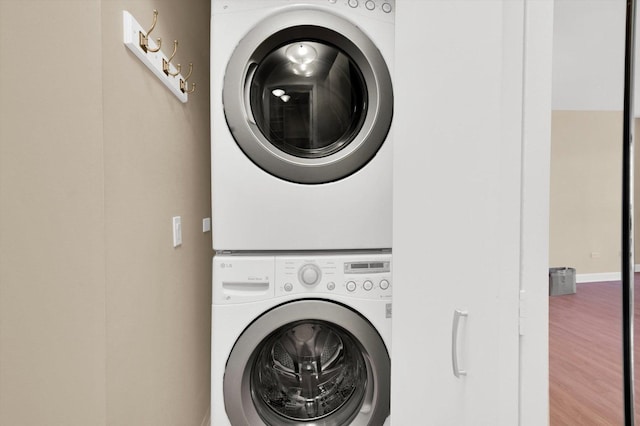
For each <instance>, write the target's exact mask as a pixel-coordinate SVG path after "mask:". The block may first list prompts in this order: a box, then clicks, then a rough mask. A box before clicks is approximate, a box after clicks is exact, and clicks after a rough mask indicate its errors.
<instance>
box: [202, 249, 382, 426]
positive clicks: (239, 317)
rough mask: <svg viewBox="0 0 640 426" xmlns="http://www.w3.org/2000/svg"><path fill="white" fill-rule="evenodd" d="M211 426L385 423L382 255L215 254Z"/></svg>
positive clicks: (378, 425) (374, 425)
mask: <svg viewBox="0 0 640 426" xmlns="http://www.w3.org/2000/svg"><path fill="white" fill-rule="evenodd" d="M213 276H214V281H213V282H214V286H213V307H212V350H211V353H212V367H211V398H212V401H211V420H212V423H211V424H212V425H215V426H224V425H233V426H247V425H250V426H260V425H272V426H276V425H277V426H282V425H300V424H308V425H314V426H319V425H325V426H329V425H331V426H345V425H354V426H356V425H358V426H361V425H362V426H364V425H369V426H382V425H385V424H389V401H390V396H389V392H390V358H389V352H390V351H389V349H390V345H391V287H392V285H391V284H392V283H391V254H390V253H388V252H368V253H349V254H345V253H338V254H313V253H306V254H303V255H277V256H264V255H262V256H252V255H238V254H236V255H218V256H216V257H215V258H214V265H213Z"/></svg>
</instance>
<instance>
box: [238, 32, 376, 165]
mask: <svg viewBox="0 0 640 426" xmlns="http://www.w3.org/2000/svg"><path fill="white" fill-rule="evenodd" d="M250 96H251V101H250V102H251V111H252V113H253V117H254V118H255V120H256V124H257V126H258V128H259V129H260V131H261V132H262V134H263V135H264V136H265V137H266V138H267V140H268V141H269V142H270V143H271V144H273V145H274V146H276V147H277V148H279V149H280V150H282V151H284V152H286V153H288V154H291V155H294V156H296V157H303V158H318V157H325V156H327V155H331V154H334V153H336V152H338V151H340V149H342V147H343V146H344V145H345V144H348V143H349V142H351V141H352V140H353V139H354V138H355V136H356V135H357V134H358V132H359V131H360V129H361V128H362V124H363V122H364V117H365V113H366V107H367V91H366V85H365V82H364V77H363V76H362V73H361V72H360V70H359V69H358V67H357V66H356V65H355V64H354V62H353V61H352V60H351V59H350V58H349V57H348V56H347V55H346V54H345V53H344V52H342V51H341V50H340V49H338V48H336V47H334V46H331V45H328V44H324V43H318V42H313V41H308V40H302V41H297V42H294V43H290V44H286V45H284V46H282V47H280V48H278V49H276V50H274V51H272V52H270V53H269V54H268V55H267V56H265V58H264V59H263V61H262V62H261V63H260V65H259V66H258V68H257V69H256V72H255V75H254V77H253V80H252V83H251V89H250Z"/></svg>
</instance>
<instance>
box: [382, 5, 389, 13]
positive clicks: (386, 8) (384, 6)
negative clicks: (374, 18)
mask: <svg viewBox="0 0 640 426" xmlns="http://www.w3.org/2000/svg"><path fill="white" fill-rule="evenodd" d="M382 11H383V12H384V13H389V12H391V5H390V4H389V3H382Z"/></svg>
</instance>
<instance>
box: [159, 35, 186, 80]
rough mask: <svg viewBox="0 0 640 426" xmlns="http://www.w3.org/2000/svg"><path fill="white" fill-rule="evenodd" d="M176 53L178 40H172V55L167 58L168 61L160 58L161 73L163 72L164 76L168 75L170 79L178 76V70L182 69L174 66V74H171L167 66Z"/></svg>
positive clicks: (179, 66)
mask: <svg viewBox="0 0 640 426" xmlns="http://www.w3.org/2000/svg"><path fill="white" fill-rule="evenodd" d="M177 51H178V40H173V53H172V54H171V56H169V59H164V58H162V71H164V73H165V74H166V75H170V76H172V77H175V76H177V75H178V74H180V69H181V68H182V66H181V65H180V64H178V65H176V72H171V71H170V69H169V64H170V63H171V60H172V59H173V57H174V56H176V52H177Z"/></svg>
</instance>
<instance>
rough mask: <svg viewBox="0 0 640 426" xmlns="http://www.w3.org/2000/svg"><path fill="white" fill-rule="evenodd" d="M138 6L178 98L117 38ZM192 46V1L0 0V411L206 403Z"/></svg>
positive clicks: (159, 409) (199, 102)
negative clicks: (159, 41)
mask: <svg viewBox="0 0 640 426" xmlns="http://www.w3.org/2000/svg"><path fill="white" fill-rule="evenodd" d="M154 8H155V9H158V10H159V13H160V15H159V21H158V25H157V27H156V30H155V32H154V33H155V36H159V37H162V38H163V39H164V40H165V42H166V43H167V45H166V46H167V47H165V48H164V49H163V50H164V51H165V52H166V51H167V50H168V49H170V47H171V41H172V40H173V39H178V40H179V42H180V47H179V50H178V53H177V55H176V62H181V63H183V64H184V63H188V62H193V63H194V73H193V77H192V78H191V81H194V82H196V83H197V85H198V87H197V92H196V93H194V94H193V95H191V96H190V99H189V102H188V103H187V104H182V103H180V102H179V101H178V100H177V98H175V97H174V96H173V95H172V94H171V93H170V92H169V91H168V90H167V89H166V88H165V87H164V86H163V85H162V84H161V83H160V81H159V80H157V79H156V78H155V77H154V76H153V75H152V74H151V72H150V71H149V70H148V69H147V68H146V67H144V65H142V63H141V62H140V61H139V60H138V59H137V58H135V57H134V56H133V54H131V53H130V52H129V51H128V50H127V49H126V47H125V46H124V45H123V43H122V10H123V9H127V10H129V11H130V12H131V13H132V14H133V15H134V16H135V17H136V18H137V19H138V20H139V22H140V23H141V24H142V25H143V26H148V25H149V24H150V23H151V16H152V10H153V9H154ZM208 49H209V1H207V0H196V1H191V2H189V3H188V4H187V3H185V2H175V1H171V0H155V1H152V0H137V1H124V0H122V1H120V0H102V1H100V0H85V1H74V0H59V1H55V2H49V1H23V0H0V75H1V76H2V78H1V79H0V424H2V425H5V424H6V425H21V426H23V425H24V426H28V425H43V424H47V425H49V424H51V425H54V424H55V425H65V426H67V425H69V426H73V425H82V426H85V425H110V426H111V425H195V426H199V425H200V424H202V422H203V420H204V419H205V417H206V416H207V411H208V406H209V344H210V340H209V339H210V337H209V332H210V324H209V318H210V294H211V293H210V291H211V290H210V288H211V287H210V282H211V275H210V262H211V256H212V251H211V244H210V237H211V235H210V233H202V230H201V223H202V222H201V221H202V218H205V217H209V216H210V207H209V204H210V197H209V193H210V184H209V182H210V175H209V106H208V105H209V96H208V92H209V87H208V68H209V66H208V65H209V64H208V62H209V60H208V56H209V51H208ZM168 53H170V52H168ZM175 215H181V216H182V221H183V239H184V243H183V245H182V246H181V247H179V248H177V249H174V248H173V247H172V240H171V217H172V216H175Z"/></svg>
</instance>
